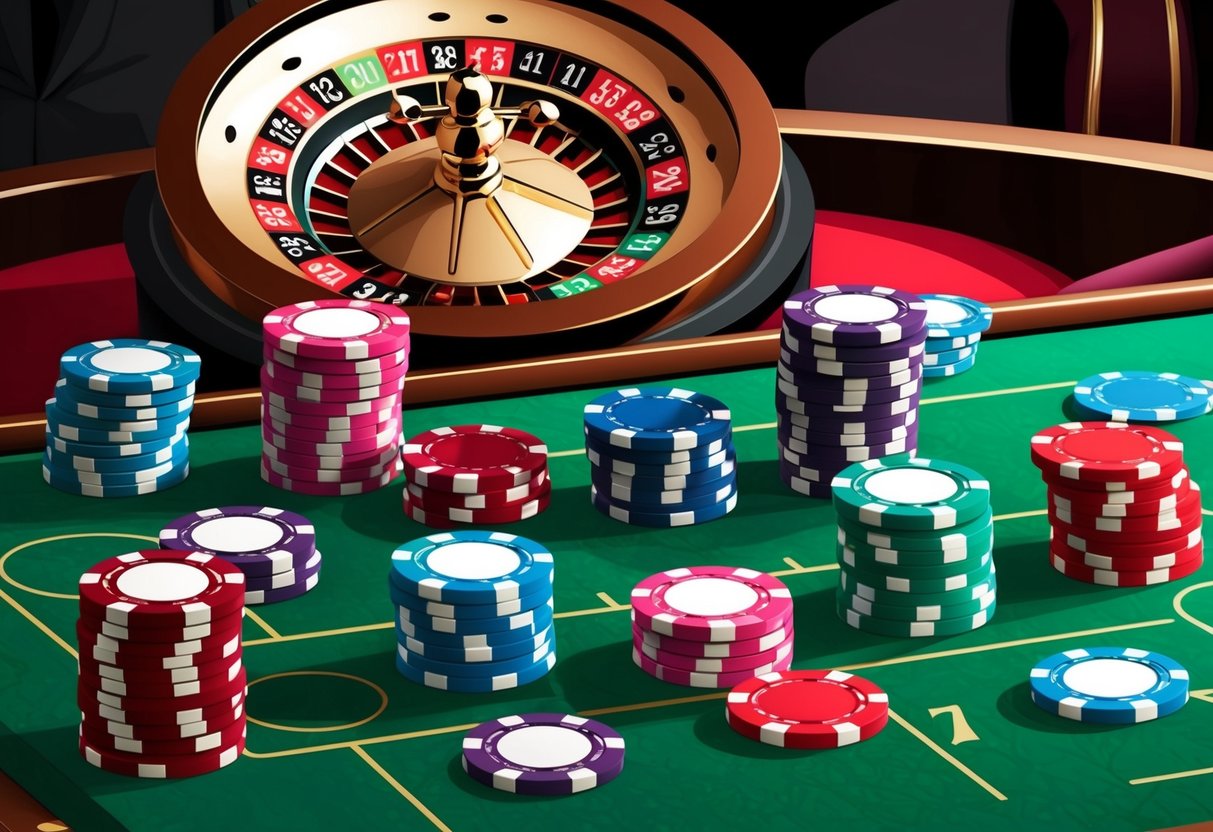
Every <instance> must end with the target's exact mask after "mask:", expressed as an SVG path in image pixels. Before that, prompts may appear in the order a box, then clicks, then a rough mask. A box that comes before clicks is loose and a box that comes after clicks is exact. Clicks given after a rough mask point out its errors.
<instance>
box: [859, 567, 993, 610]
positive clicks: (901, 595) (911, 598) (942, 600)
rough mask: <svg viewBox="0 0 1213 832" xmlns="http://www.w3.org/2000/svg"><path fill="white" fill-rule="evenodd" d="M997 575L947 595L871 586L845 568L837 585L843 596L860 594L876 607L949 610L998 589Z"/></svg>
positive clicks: (948, 592) (950, 591) (944, 593)
mask: <svg viewBox="0 0 1213 832" xmlns="http://www.w3.org/2000/svg"><path fill="white" fill-rule="evenodd" d="M995 575H996V572H995V570H994V569H993V568H991V570H990V576H989V577H988V578H987V579H986V580H984V581H982V582H981V583H979V584H974V585H973V586H968V587H964V588H962V589H953V590H948V591H947V592H895V591H893V590H888V589H881V588H878V587H874V586H869V585H868V584H865V583H863V582H861V581H858V580H856V578H855V576H854V575H852V574H851V573H850V572H848V571H846V570H845V569H839V570H838V586H839V587H840V588H841V589H842V591H843V592H844V593H850V594H851V595H857V596H859V597H860V598H862V599H864V600H865V601H870V602H871V603H873V604H890V605H893V606H898V607H922V606H934V605H936V604H938V605H939V606H945V607H949V606H953V605H955V604H964V603H968V602H969V601H975V600H977V599H978V598H980V597H982V596H983V595H985V594H986V593H988V592H989V591H990V590H991V589H993V588H994V587H995V586H996V579H995Z"/></svg>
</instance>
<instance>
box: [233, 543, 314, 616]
mask: <svg viewBox="0 0 1213 832" xmlns="http://www.w3.org/2000/svg"><path fill="white" fill-rule="evenodd" d="M312 560H313V561H314V562H315V565H314V566H312V568H311V569H305V570H304V571H303V572H302V573H297V575H298V578H297V580H296V581H295V583H293V584H291V585H290V586H284V587H279V588H278V589H253V590H249V589H247V588H246V591H245V593H244V605H245V606H246V607H251V606H255V605H257V604H276V603H277V602H279V601H289V600H290V599H292V598H298V597H299V596H300V595H303V594H305V593H308V592H311V591H312V590H313V589H315V588H316V584H318V583H320V569H321V567H322V566H323V565H324V564H323V563H322V562H321V559H320V553H319V552H317V553H316V556H315V557H314V558H313V559H312Z"/></svg>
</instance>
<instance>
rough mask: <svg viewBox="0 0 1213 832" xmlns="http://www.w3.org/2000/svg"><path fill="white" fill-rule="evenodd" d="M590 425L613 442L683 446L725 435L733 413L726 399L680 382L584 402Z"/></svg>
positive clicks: (601, 437)
mask: <svg viewBox="0 0 1213 832" xmlns="http://www.w3.org/2000/svg"><path fill="white" fill-rule="evenodd" d="M583 417H584V420H585V429H586V431H587V432H588V433H589V435H590V436H593V437H594V438H595V439H597V440H598V441H599V442H601V443H603V444H604V445H607V446H615V447H620V448H631V449H633V450H636V451H682V450H689V449H692V448H698V447H699V446H700V445H706V444H709V443H711V442H713V441H715V440H717V439H720V438H722V437H724V436H725V435H726V434H727V433H728V431H729V429H730V426H731V424H732V416H731V414H730V413H729V409H728V407H727V406H725V404H724V402H722V401H720V400H719V399H716V398H713V397H712V396H708V395H706V394H704V393H697V392H695V391H693V390H684V389H681V388H678V387H631V388H627V389H623V390H613V391H611V392H610V393H604V394H603V395H601V396H598V397H597V398H595V399H593V400H592V401H590V402H589V403H588V404H587V405H586V406H585V408H584V411H583Z"/></svg>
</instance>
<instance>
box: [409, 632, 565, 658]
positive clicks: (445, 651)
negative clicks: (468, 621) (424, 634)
mask: <svg viewBox="0 0 1213 832" xmlns="http://www.w3.org/2000/svg"><path fill="white" fill-rule="evenodd" d="M554 632H555V631H554V630H553V628H552V627H550V626H549V627H547V628H545V629H543V630H540V631H539V632H538V633H536V634H535V635H533V636H529V637H527V638H524V639H521V640H519V641H511V642H509V643H507V644H486V645H481V646H475V647H468V646H461V647H452V646H447V645H446V644H436V643H433V642H429V641H422V640H421V639H418V638H413V637H412V636H407V635H405V634H403V633H402V632H400V630H399V629H397V630H396V638H397V642H398V643H399V644H400V646H401V647H403V648H404V649H405V650H407V651H408V652H410V653H414V654H416V655H418V656H425V657H426V658H430V659H437V660H438V661H440V662H459V663H462V664H480V663H484V662H499V661H501V660H502V659H515V658H518V657H519V656H526V655H529V654H532V653H534V652H535V651H536V650H538V649H539V648H540V647H542V646H543V645H545V644H547V643H548V642H549V641H551V639H552V635H553V633H554Z"/></svg>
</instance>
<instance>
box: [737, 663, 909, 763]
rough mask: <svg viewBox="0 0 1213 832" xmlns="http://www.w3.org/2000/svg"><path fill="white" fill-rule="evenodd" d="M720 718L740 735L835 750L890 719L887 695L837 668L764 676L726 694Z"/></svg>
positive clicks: (789, 745) (791, 745)
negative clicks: (723, 713)
mask: <svg viewBox="0 0 1213 832" xmlns="http://www.w3.org/2000/svg"><path fill="white" fill-rule="evenodd" d="M725 715H726V717H727V718H728V723H729V725H730V726H731V727H732V728H733V730H734V731H736V732H737V733H739V734H741V735H742V736H745V737H749V738H750V739H753V740H758V741H759V742H762V743H766V744H767V745H777V746H780V747H781V748H840V747H842V746H844V745H851V744H853V743H857V742H860V741H861V740H866V739H871V738H872V737H874V736H876V734H878V733H880V730H881V729H882V728H884V726H885V725H886V724H887V723H888V721H889V697H888V694H886V693H885V692H884V691H883V690H881V689H880V688H879V687H877V686H876V685H875V684H873V683H872V682H870V681H868V680H867V679H863V678H860V677H859V676H853V675H851V674H850V673H844V672H842V671H840V670H787V671H783V672H778V673H765V674H763V675H762V676H756V677H754V678H753V679H749V680H747V681H745V682H742V683H741V684H739V685H737V686H736V687H734V688H733V689H732V690H731V691H729V696H728V700H727V704H726V706H725Z"/></svg>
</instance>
